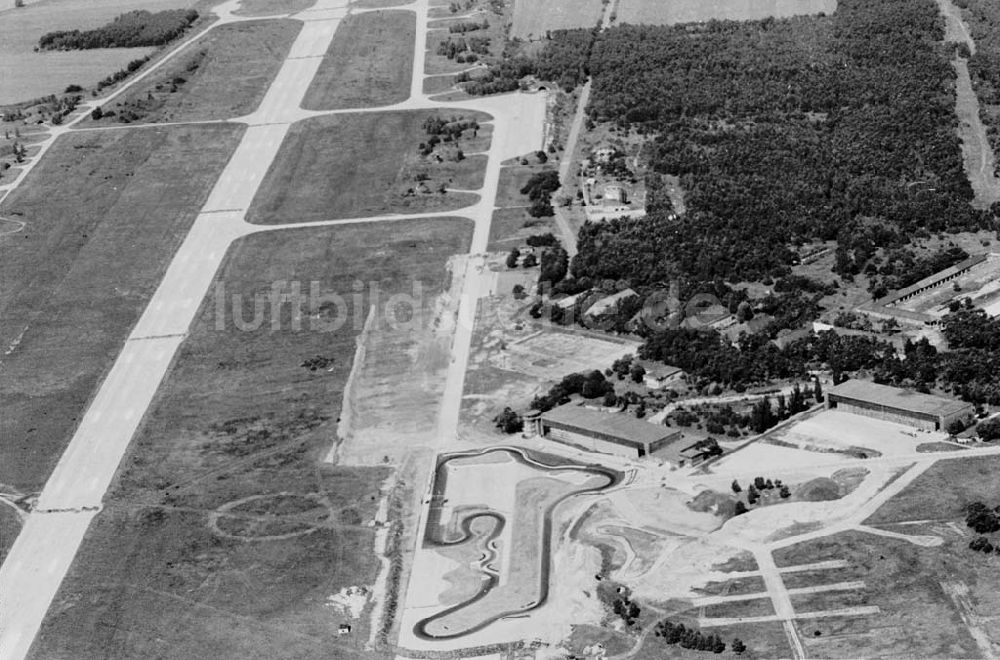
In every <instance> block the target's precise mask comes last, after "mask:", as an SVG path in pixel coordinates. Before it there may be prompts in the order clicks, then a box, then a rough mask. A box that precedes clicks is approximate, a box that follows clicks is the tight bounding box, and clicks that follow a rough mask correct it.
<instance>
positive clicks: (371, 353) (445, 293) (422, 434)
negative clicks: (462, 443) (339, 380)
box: [331, 218, 472, 465]
mask: <svg viewBox="0 0 1000 660" xmlns="http://www.w3.org/2000/svg"><path fill="white" fill-rule="evenodd" d="M448 222H449V223H450V224H449V231H450V233H451V237H450V238H451V239H452V240H453V241H454V242H452V240H449V242H448V245H449V249H453V252H455V253H458V252H462V251H464V250H466V249H467V246H468V244H469V243H470V242H471V240H472V226H471V223H469V222H468V221H465V220H462V219H459V218H452V219H450V220H449V221H448ZM464 263H465V262H464V259H463V258H462V257H453V258H451V259H449V260H448V263H447V266H446V271H445V280H443V281H442V282H441V283H440V284H438V283H435V286H434V287H432V288H428V287H426V286H425V283H424V282H423V281H422V280H421V281H419V282H418V288H416V289H414V290H413V291H411V292H410V293H411V295H413V296H414V297H415V298H422V299H424V303H425V304H424V305H422V306H421V307H420V308H418V309H416V310H414V312H413V316H411V317H410V318H409V319H408V320H407V322H406V323H401V324H396V325H395V326H391V325H389V324H386V323H378V322H376V321H377V319H376V318H375V317H371V316H369V318H368V319H366V322H365V327H364V329H363V330H362V334H361V335H360V336H359V338H358V348H357V350H356V352H355V355H354V364H353V366H352V372H351V378H350V380H349V383H348V386H347V390H346V391H345V394H344V397H343V401H344V409H343V411H342V413H341V423H340V426H339V427H338V430H337V431H338V432H337V435H338V440H339V444H338V446H337V448H336V451H335V452H334V453H333V454H331V457H334V456H335V457H336V459H337V460H338V461H339V462H341V463H350V464H352V465H353V464H360V465H379V464H386V463H390V464H398V463H399V462H401V461H402V460H404V457H405V456H406V455H408V454H409V453H410V452H412V451H413V450H414V449H415V448H416V447H419V446H421V445H423V446H428V447H433V446H436V445H437V443H438V442H439V440H440V439H439V437H438V411H439V405H438V404H439V402H440V399H441V395H442V392H443V390H444V385H445V378H446V375H447V368H448V365H449V363H450V350H451V344H452V341H453V337H454V331H455V315H456V313H457V306H458V303H459V299H460V296H461V289H462V278H461V277H460V274H461V273H462V272H463V269H464ZM401 374H405V376H401ZM401 377H402V378H404V380H405V383H406V386H405V387H400V378H401Z"/></svg>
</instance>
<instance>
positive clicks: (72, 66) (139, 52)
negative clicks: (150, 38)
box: [0, 0, 195, 104]
mask: <svg viewBox="0 0 1000 660" xmlns="http://www.w3.org/2000/svg"><path fill="white" fill-rule="evenodd" d="M11 4H12V3H4V9H6V8H7V7H9V6H10V5H11ZM194 4H195V0H129V1H128V3H127V5H128V6H127V8H126V7H124V6H123V3H122V2H121V0H60V1H59V2H38V3H30V4H28V5H27V6H26V7H23V8H21V9H18V10H16V11H14V10H10V11H3V12H2V14H0V80H2V81H3V85H0V104H7V103H19V102H22V101H28V100H30V99H34V98H38V97H40V96H46V95H48V94H58V93H60V92H62V91H63V90H64V89H65V88H66V87H67V86H68V85H73V84H75V85H81V86H83V87H87V88H89V87H93V86H94V85H95V84H96V83H97V82H98V81H99V80H101V79H102V78H105V77H106V76H108V75H109V74H111V73H114V72H115V71H118V70H119V69H121V68H123V67H124V66H125V65H126V64H128V62H129V61H131V60H134V59H136V58H139V57H142V56H144V55H146V54H147V53H149V52H151V51H152V50H153V49H150V48H100V49H95V50H88V51H87V52H86V54H85V55H81V53H79V52H72V51H66V52H38V53H36V52H34V50H33V49H34V47H35V46H36V45H38V39H39V38H40V37H41V36H42V35H43V34H45V33H46V32H51V31H54V30H74V29H79V30H88V29H93V28H96V27H100V26H101V25H103V24H105V23H107V22H109V21H110V20H111V19H113V18H114V17H115V16H118V15H119V14H121V13H122V12H123V11H126V9H145V10H148V11H152V12H155V11H162V10H164V9H178V8H185V7H191V6H193V5H194Z"/></svg>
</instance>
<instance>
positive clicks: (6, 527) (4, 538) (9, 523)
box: [0, 504, 21, 563]
mask: <svg viewBox="0 0 1000 660" xmlns="http://www.w3.org/2000/svg"><path fill="white" fill-rule="evenodd" d="M20 533H21V519H20V517H19V516H18V515H17V513H16V512H15V511H14V510H13V509H12V508H10V507H9V506H7V505H6V504H2V505H0V563H2V562H3V560H4V557H6V556H7V552H8V551H10V546H12V545H13V544H14V539H16V538H17V535H18V534H20Z"/></svg>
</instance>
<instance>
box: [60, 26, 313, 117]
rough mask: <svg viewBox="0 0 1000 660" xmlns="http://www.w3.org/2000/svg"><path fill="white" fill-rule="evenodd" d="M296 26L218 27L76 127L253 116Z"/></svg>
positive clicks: (285, 51) (289, 45)
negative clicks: (94, 118)
mask: <svg viewBox="0 0 1000 660" xmlns="http://www.w3.org/2000/svg"><path fill="white" fill-rule="evenodd" d="M301 28H302V23H300V22H298V21H292V20H271V21H253V22H246V23H233V24H229V25H222V26H219V27H218V28H216V29H214V30H212V31H211V32H209V33H208V34H206V35H205V36H204V37H203V38H202V39H201V40H199V41H198V42H197V43H195V44H192V45H191V46H189V47H188V48H187V49H185V50H184V51H183V53H181V54H180V55H178V56H177V57H175V58H173V59H171V60H170V62H169V63H168V64H166V65H165V66H163V67H161V68H160V69H159V70H158V71H157V72H156V73H155V75H152V76H150V77H149V78H147V79H145V80H143V81H142V82H141V83H140V84H138V85H134V86H132V87H131V88H130V89H129V91H128V92H126V93H125V94H124V96H123V97H120V99H119V100H116V101H114V102H112V103H108V104H106V105H104V106H102V108H101V112H102V115H101V117H100V119H99V120H98V121H94V120H93V119H92V118H91V119H87V120H85V121H84V122H82V123H81V124H80V126H82V127H87V126H93V125H108V124H120V123H132V122H144V123H154V122H181V121H205V120H211V119H228V118H230V117H239V116H242V115H247V114H250V113H251V112H253V111H254V110H255V109H256V108H257V106H258V105H260V102H261V99H263V98H264V93H265V92H266V91H267V88H268V87H269V86H270V84H271V81H272V80H274V77H275V76H276V75H277V73H278V69H279V68H280V67H281V63H282V62H283V61H284V59H285V57H286V56H287V55H288V51H289V49H290V48H291V45H292V42H293V41H294V40H295V37H296V36H297V35H298V33H299V30H300V29H301Z"/></svg>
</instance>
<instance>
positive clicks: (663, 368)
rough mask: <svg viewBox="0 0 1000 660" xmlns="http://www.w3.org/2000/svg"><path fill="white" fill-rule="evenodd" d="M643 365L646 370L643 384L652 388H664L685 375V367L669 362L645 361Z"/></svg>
mask: <svg viewBox="0 0 1000 660" xmlns="http://www.w3.org/2000/svg"><path fill="white" fill-rule="evenodd" d="M642 367H643V368H644V369H645V370H646V374H645V375H644V376H643V377H642V384H643V385H645V386H646V387H648V388H649V389H651V390H660V389H663V388H664V387H666V386H667V385H668V384H669V383H671V382H673V381H674V380H677V379H678V378H680V377H681V376H682V375H684V370H683V369H681V368H680V367H674V366H671V365H669V364H656V363H648V362H643V363H642Z"/></svg>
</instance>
